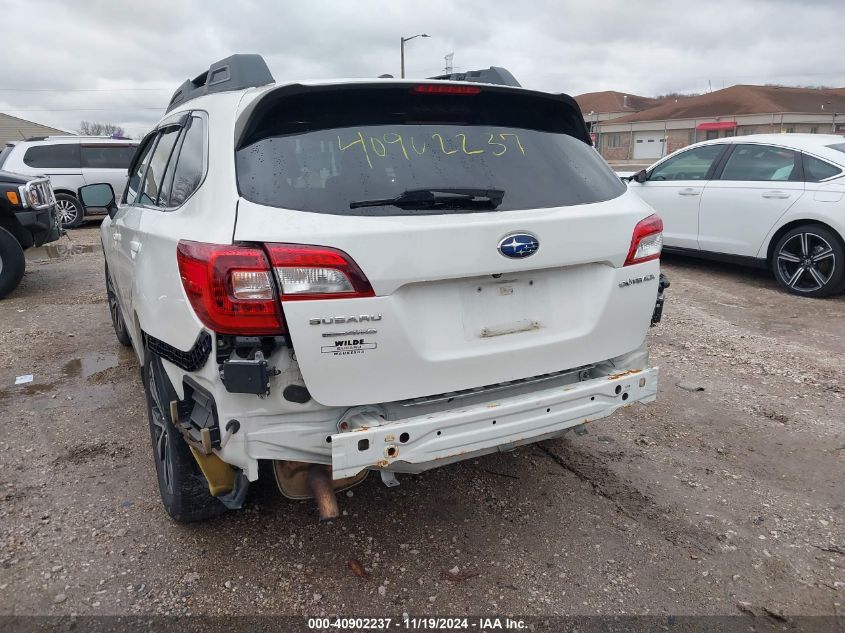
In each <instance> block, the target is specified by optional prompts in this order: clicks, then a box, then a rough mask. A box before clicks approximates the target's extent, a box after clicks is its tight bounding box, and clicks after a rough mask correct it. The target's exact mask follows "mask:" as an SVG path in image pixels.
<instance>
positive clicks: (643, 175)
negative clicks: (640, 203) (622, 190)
mask: <svg viewBox="0 0 845 633" xmlns="http://www.w3.org/2000/svg"><path fill="white" fill-rule="evenodd" d="M631 180H636V181H637V182H638V183H640V184H642V183H644V182H645V181H646V180H648V173H647V172H646V170H645V169H641V170H640V171H638V172H637V173H636V174H634V175H633V176H631Z"/></svg>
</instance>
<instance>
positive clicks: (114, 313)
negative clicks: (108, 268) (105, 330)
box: [106, 273, 120, 327]
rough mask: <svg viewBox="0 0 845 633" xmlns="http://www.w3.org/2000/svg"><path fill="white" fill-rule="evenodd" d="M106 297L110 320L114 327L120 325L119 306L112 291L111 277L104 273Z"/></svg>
mask: <svg viewBox="0 0 845 633" xmlns="http://www.w3.org/2000/svg"><path fill="white" fill-rule="evenodd" d="M106 297H107V298H108V301H109V312H110V313H111V322H112V323H113V324H114V326H115V327H120V308H118V305H117V296H116V295H115V293H114V286H113V285H112V283H111V278H110V277H109V276H108V273H107V274H106Z"/></svg>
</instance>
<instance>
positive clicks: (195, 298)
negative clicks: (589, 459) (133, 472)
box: [79, 55, 663, 521]
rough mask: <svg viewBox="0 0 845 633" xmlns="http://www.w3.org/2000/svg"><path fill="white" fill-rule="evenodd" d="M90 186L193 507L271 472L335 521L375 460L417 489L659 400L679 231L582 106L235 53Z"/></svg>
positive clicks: (119, 316)
mask: <svg viewBox="0 0 845 633" xmlns="http://www.w3.org/2000/svg"><path fill="white" fill-rule="evenodd" d="M503 76H507V77H509V74H507V73H506V72H505V73H503ZM511 83H515V82H511ZM79 193H80V196H81V197H82V198H83V200H84V201H85V203H86V204H87V205H94V206H105V207H107V208H108V209H109V218H108V219H106V220H105V221H104V222H103V225H102V244H103V251H104V253H105V260H106V287H107V291H108V298H109V306H110V309H111V314H112V319H113V322H114V328H115V331H116V333H117V336H118V339H119V340H120V342H121V343H123V344H124V345H130V344H131V345H132V346H133V347H134V350H135V353H136V354H137V356H138V359H139V361H140V363H141V364H142V366H143V376H144V386H145V390H146V394H147V405H148V408H149V421H150V431H151V437H152V444H153V452H154V457H155V465H156V470H157V473H158V481H159V488H160V491H161V497H162V500H163V502H164V506H165V508H166V510H167V512H168V513H169V514H170V515H171V516H172V517H173V518H174V519H177V520H181V521H192V520H198V519H202V518H205V517H209V516H211V515H214V514H217V513H219V512H221V511H223V510H224V509H225V508H238V507H240V506H241V504H242V503H243V500H244V495H245V493H246V489H247V487H248V483H249V482H251V481H254V480H256V479H257V478H258V476H259V463H260V462H264V463H266V464H268V466H269V468H267V469H265V468H262V469H261V471H262V472H268V474H269V473H272V475H271V476H275V479H276V482H277V484H278V486H279V489H280V490H281V492H282V493H283V494H284V495H285V496H287V497H290V498H294V499H300V498H309V497H314V498H315V499H316V500H317V503H318V509H319V511H320V516H321V518H322V519H329V518H333V517H334V516H336V515H337V504H336V501H335V495H334V493H335V491H337V490H340V489H343V488H345V487H348V486H351V485H354V484H356V483H358V482H360V481H361V480H362V479H363V478H364V477H365V476H366V474H367V473H368V472H369V471H372V470H376V471H378V472H379V473H380V475H381V477H382V479H383V480H384V482H385V483H386V484H387V485H396V483H397V480H396V475H395V474H396V473H419V472H421V471H424V470H427V469H429V468H434V467H437V466H442V465H444V464H449V463H451V462H455V461H458V460H463V459H468V458H471V457H475V456H478V455H483V454H485V453H491V452H494V451H504V450H510V449H513V448H514V447H516V446H519V445H522V444H526V443H530V442H537V441H540V440H544V439H547V438H552V437H556V436H560V435H561V434H563V433H564V432H566V431H568V430H572V429H575V430H576V431H578V430H579V429H581V428H583V425H584V424H586V423H588V422H592V421H594V420H597V419H599V418H603V417H605V416H608V415H609V414H611V413H612V412H614V411H615V410H616V409H618V408H619V407H622V406H625V405H628V404H631V403H634V402H648V401H651V400H653V399H654V398H655V394H656V390H657V368H655V367H650V366H649V365H648V353H647V349H646V343H645V339H646V332H647V330H648V328H649V325H650V323H651V322H652V321H653V320H655V319H656V318H659V311H660V308H661V307H662V288H663V284H662V282H661V278H660V270H659V256H660V251H661V244H662V222H661V220H660V219H659V218H658V217H657V216H655V215H654V214H653V211H652V210H651V209H650V208H649V207H648V206H647V205H646V204H645V203H644V202H642V201H641V200H640V199H639V197H637V196H636V195H635V194H633V193H630V192H629V191H628V189H627V187H626V186H625V185H624V184H623V183H622V182H621V181H620V180H619V178H618V177H616V175H615V174H614V173H613V171H611V169H610V168H609V167H608V166H607V164H606V163H605V162H604V161H603V160H602V159H601V158H600V157H599V155H598V154H597V153H596V152H595V150H594V149H593V148H592V147H591V145H590V137H589V135H588V133H587V130H586V128H585V125H584V121H583V118H582V116H581V112H580V110H579V109H578V106H577V104H576V103H575V101H574V100H573V99H572V98H571V97H569V96H567V95H561V94H548V93H543V92H536V91H532V90H526V89H522V88H520V87H518V85H517V86H513V85H494V84H486V83H479V82H475V83H473V82H453V81H442V80H395V79H376V80H343V81H320V82H302V83H275V82H274V80H273V78H272V76H271V75H270V72H269V70H268V69H267V66H266V65H265V64H264V61H263V60H262V59H261V57H259V56H257V55H235V56H232V57H230V58H227V59H225V60H222V61H221V62H218V63H216V64H214V65H213V66H212V67H211V68H210V69H209V70H208V72H207V73H203V74H202V75H201V76H200V77H198V78H197V79H195V80H193V81H187V82H185V84H183V85H182V86H181V87H180V89H179V90H178V91H177V92H176V93H175V95H174V97H173V99H172V101H171V104H170V107H169V109H168V113H167V114H166V115H165V117H164V118H163V119H162V120H161V122H160V123H159V124H158V125H157V126H156V127H155V129H154V130H153V131H152V132H151V133H150V134H149V135H148V136H147V137H146V138H145V139H144V140H143V141H142V143H141V145H140V146H139V149H138V152H137V154H136V155H135V158H134V160H133V162H132V165H131V166H130V169H129V181H128V186H127V188H126V192H125V193H124V195H123V198H122V200H121V201H120V203H119V204H117V203H116V202H115V201H114V199H113V192H112V191H111V187H110V186H109V185H105V184H98V185H89V186H87V187H83V188H82V189H81V190H80V192H79Z"/></svg>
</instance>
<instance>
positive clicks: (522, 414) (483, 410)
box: [331, 367, 658, 479]
mask: <svg viewBox="0 0 845 633" xmlns="http://www.w3.org/2000/svg"><path fill="white" fill-rule="evenodd" d="M657 376H658V369H657V368H656V367H650V368H647V369H644V370H633V371H629V372H622V373H619V374H613V375H610V376H604V377H601V378H594V379H591V380H586V381H583V382H578V383H574V384H570V385H565V386H558V387H553V388H550V389H546V390H541V391H534V392H532V393H529V394H522V395H519V396H513V397H510V398H502V399H500V400H492V401H490V402H486V403H481V404H476V405H472V406H466V407H458V408H455V409H450V410H448V411H442V412H439V413H431V414H426V415H420V416H416V417H409V418H405V419H403V420H394V421H391V422H385V421H383V420H380V419H378V418H376V416H373V415H372V414H369V413H362V414H360V415H361V419H360V420H356V419H355V417H356V416H352V417H351V418H349V419H348V422H349V423H350V427H352V429H351V430H350V431H346V432H343V433H336V434H334V435H332V436H331V447H332V476H333V477H334V478H335V479H340V478H343V477H349V476H353V475H356V474H357V473H359V472H360V471H362V470H364V469H367V468H369V469H381V470H391V471H396V472H412V473H416V472H422V471H424V470H428V469H430V468H435V467H437V466H442V465H445V464H447V463H451V462H454V461H458V460H461V459H466V458H469V457H473V456H475V455H481V454H484V453H490V452H493V451H496V450H507V449H510V448H513V447H515V446H519V445H520V444H527V443H530V442H536V441H539V440H542V439H547V438H549V437H554V436H556V435H560V434H561V433H563V432H564V431H565V430H567V429H569V428H571V427H573V426H577V425H579V424H584V423H587V422H592V421H593V420H598V419H600V418H603V417H606V416H608V415H610V414H611V413H613V411H615V410H616V409H618V408H619V407H622V406H626V405H628V404H631V403H633V402H651V401H652V400H654V399H655V397H656V394H657ZM379 422H380V423H379Z"/></svg>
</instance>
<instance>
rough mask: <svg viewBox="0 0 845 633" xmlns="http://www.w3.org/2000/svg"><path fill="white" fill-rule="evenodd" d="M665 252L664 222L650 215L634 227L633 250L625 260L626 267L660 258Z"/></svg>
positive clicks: (656, 216)
mask: <svg viewBox="0 0 845 633" xmlns="http://www.w3.org/2000/svg"><path fill="white" fill-rule="evenodd" d="M662 250H663V220H661V219H660V216H659V215H650V216H648V217H647V218H646V219H645V220H641V221H640V222H638V223H637V226H635V227H634V236H633V237H632V238H631V248H629V249H628V257H626V258H625V266H630V265H632V264H641V263H643V262H648V261H651V260H653V259H658V258H659V257H660V252H661V251H662Z"/></svg>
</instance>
